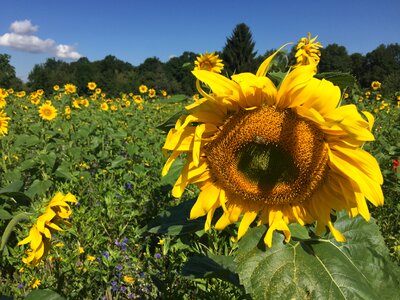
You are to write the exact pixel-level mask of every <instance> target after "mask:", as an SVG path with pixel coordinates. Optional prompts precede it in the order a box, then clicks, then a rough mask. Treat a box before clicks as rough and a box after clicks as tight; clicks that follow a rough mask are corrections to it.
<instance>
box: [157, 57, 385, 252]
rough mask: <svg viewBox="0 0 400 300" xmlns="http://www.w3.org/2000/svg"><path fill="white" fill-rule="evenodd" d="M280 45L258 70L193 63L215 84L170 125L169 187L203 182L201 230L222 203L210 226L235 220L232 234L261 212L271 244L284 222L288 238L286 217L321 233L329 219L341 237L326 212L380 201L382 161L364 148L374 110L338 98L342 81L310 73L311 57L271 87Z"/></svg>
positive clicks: (354, 210) (359, 209) (177, 189)
mask: <svg viewBox="0 0 400 300" xmlns="http://www.w3.org/2000/svg"><path fill="white" fill-rule="evenodd" d="M276 53H277V52H276ZM276 53H274V54H273V55H271V56H270V57H268V58H267V59H266V60H265V61H264V62H263V63H262V64H261V66H260V67H259V69H258V71H257V73H256V74H251V73H241V74H237V75H233V76H232V80H230V79H228V78H226V77H224V76H222V75H220V74H217V73H214V72H212V71H207V70H195V71H193V74H194V75H195V76H196V78H197V79H198V80H200V81H202V82H203V83H204V84H206V85H207V86H208V87H209V89H210V90H211V91H212V92H210V93H209V94H207V93H205V92H204V90H199V92H200V93H201V94H202V95H203V97H204V98H202V99H200V100H199V101H197V102H195V103H193V104H191V105H189V106H187V107H186V109H187V113H188V114H187V115H185V116H182V117H181V118H180V119H179V120H178V121H177V123H176V125H175V128H173V129H171V130H170V131H169V133H168V136H167V139H166V142H165V145H164V147H163V150H164V152H166V153H167V152H168V151H171V152H170V157H169V158H168V160H167V162H166V164H165V166H164V168H163V175H165V174H167V172H168V170H169V168H170V166H171V164H172V163H173V161H174V160H175V159H176V158H177V157H178V156H179V155H181V154H185V155H186V160H187V162H186V165H185V166H184V168H183V170H182V172H181V174H180V176H179V178H178V180H177V182H176V183H175V185H174V187H173V190H172V194H173V196H174V197H181V195H182V194H183V192H184V190H185V187H186V186H187V185H188V184H196V185H197V186H198V187H199V188H200V194H199V196H198V198H197V201H196V203H195V204H194V206H193V208H192V210H191V212H190V218H191V219H195V218H198V217H200V216H204V215H207V218H206V222H205V230H208V229H209V228H210V226H211V221H212V217H213V214H214V212H215V210H216V209H217V208H218V207H222V209H223V215H222V216H221V217H220V218H219V220H218V221H217V222H216V224H215V228H216V229H219V230H222V229H224V228H225V227H226V226H228V225H230V224H232V223H235V222H237V221H239V220H240V225H239V229H238V236H237V239H240V238H241V237H242V236H243V235H244V234H245V233H246V231H247V229H248V228H249V226H250V225H251V224H252V223H253V222H254V221H256V220H257V222H258V223H257V224H258V225H261V224H268V225H269V228H268V231H267V234H266V235H265V238H264V242H265V244H266V245H268V246H269V247H270V246H271V245H272V233H273V231H275V230H279V231H283V233H284V234H285V237H286V241H289V239H290V237H291V233H290V229H289V227H288V225H289V224H290V223H298V224H300V225H305V224H312V223H314V222H315V221H317V226H316V229H317V230H316V231H317V234H321V233H323V232H324V231H325V230H326V228H327V227H328V228H329V230H330V231H331V232H332V234H333V236H334V237H335V239H336V240H338V241H345V238H344V236H343V235H342V234H341V233H340V232H339V231H338V230H336V229H335V228H334V226H333V224H332V221H331V214H334V213H335V212H336V211H339V210H342V209H346V210H347V211H348V213H349V215H350V216H351V217H354V216H356V215H358V214H360V215H362V216H363V217H364V218H365V219H366V220H368V219H369V218H370V215H369V211H368V207H367V204H366V200H365V198H367V199H368V200H369V201H370V202H371V203H372V204H374V205H382V204H383V195H382V190H381V184H382V182H383V179H382V175H381V172H380V169H379V166H378V163H377V161H376V160H375V159H374V158H373V157H372V156H371V155H370V154H369V153H367V152H366V151H364V150H363V149H361V146H362V145H363V143H364V142H366V141H372V140H374V137H373V135H372V134H371V132H370V130H371V127H372V124H373V117H372V115H371V114H369V113H365V116H366V119H367V120H364V118H363V117H362V116H361V115H360V114H359V113H358V111H357V109H356V107H355V106H354V105H346V106H341V107H338V103H339V100H340V94H341V93H340V89H339V88H338V87H337V86H334V85H333V84H332V83H331V82H329V81H326V80H324V79H322V80H319V79H316V78H314V75H315V70H316V64H314V63H311V64H308V65H299V66H297V67H296V68H294V69H293V70H292V71H290V72H289V73H288V74H287V76H286V77H285V78H284V80H283V81H282V83H281V84H280V86H279V88H277V87H276V86H275V85H274V84H273V82H272V81H271V80H270V79H269V78H268V77H266V73H267V71H268V69H269V65H270V63H271V61H272V59H273V57H274V56H275V55H276Z"/></svg>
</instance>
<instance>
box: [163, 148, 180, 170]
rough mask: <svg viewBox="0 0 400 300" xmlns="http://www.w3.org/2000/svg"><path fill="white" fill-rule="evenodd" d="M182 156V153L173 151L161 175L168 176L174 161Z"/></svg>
mask: <svg viewBox="0 0 400 300" xmlns="http://www.w3.org/2000/svg"><path fill="white" fill-rule="evenodd" d="M180 154H181V152H180V151H173V152H172V154H171V155H170V157H168V159H167V161H166V162H165V165H164V167H163V169H162V171H161V175H162V176H165V175H167V174H168V171H169V169H170V168H171V166H172V164H173V163H174V161H175V160H176V159H177V158H178V156H179V155H180Z"/></svg>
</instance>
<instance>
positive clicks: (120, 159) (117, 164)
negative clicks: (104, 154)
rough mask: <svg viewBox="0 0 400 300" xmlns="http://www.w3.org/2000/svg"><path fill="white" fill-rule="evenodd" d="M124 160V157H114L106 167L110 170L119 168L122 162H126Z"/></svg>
mask: <svg viewBox="0 0 400 300" xmlns="http://www.w3.org/2000/svg"><path fill="white" fill-rule="evenodd" d="M126 162H127V160H126V158H123V157H117V158H116V159H114V160H113V161H112V162H111V166H110V167H108V169H109V170H111V169H116V168H119V167H121V166H123V165H124V164H126Z"/></svg>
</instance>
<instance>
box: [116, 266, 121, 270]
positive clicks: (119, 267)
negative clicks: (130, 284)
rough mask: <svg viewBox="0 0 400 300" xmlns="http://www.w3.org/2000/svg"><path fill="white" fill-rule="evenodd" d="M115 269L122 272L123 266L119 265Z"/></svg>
mask: <svg viewBox="0 0 400 300" xmlns="http://www.w3.org/2000/svg"><path fill="white" fill-rule="evenodd" d="M115 268H116V269H117V270H122V268H123V266H121V265H118V266H116V267H115Z"/></svg>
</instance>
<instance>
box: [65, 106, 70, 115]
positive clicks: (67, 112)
mask: <svg viewBox="0 0 400 300" xmlns="http://www.w3.org/2000/svg"><path fill="white" fill-rule="evenodd" d="M64 114H66V115H70V114H71V107H70V106H66V107H65V109H64Z"/></svg>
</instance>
